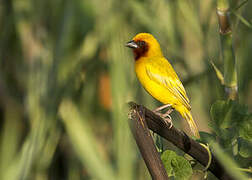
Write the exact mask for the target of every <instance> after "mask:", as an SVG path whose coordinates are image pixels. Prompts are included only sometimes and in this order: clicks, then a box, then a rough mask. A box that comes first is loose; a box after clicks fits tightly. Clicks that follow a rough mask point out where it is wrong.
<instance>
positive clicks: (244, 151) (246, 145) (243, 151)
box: [239, 138, 252, 158]
mask: <svg viewBox="0 0 252 180" xmlns="http://www.w3.org/2000/svg"><path fill="white" fill-rule="evenodd" d="M239 154H240V155H241V156H242V157H244V158H248V157H252V141H248V140H244V139H242V138H240V139H239Z"/></svg>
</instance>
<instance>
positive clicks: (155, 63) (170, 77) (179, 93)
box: [145, 58, 191, 110]
mask: <svg viewBox="0 0 252 180" xmlns="http://www.w3.org/2000/svg"><path fill="white" fill-rule="evenodd" d="M145 68H146V73H147V75H148V76H149V78H150V79H151V80H153V81H155V82H156V83H158V84H159V85H161V86H162V87H164V88H166V89H167V90H168V91H169V92H170V93H171V94H172V95H174V96H175V97H176V98H177V99H178V101H179V102H181V103H182V104H183V105H184V106H185V107H186V108H187V109H188V110H191V106H190V104H189V99H188V97H187V95H186V91H185V89H184V86H183V84H182V83H181V81H180V80H179V78H178V76H177V74H176V72H175V71H174V70H173V67H172V66H171V64H170V63H169V62H168V61H167V60H166V59H165V58H160V59H159V60H157V59H153V60H152V61H149V63H147V64H146V66H145Z"/></svg>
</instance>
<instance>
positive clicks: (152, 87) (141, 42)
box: [126, 33, 200, 138]
mask: <svg viewBox="0 0 252 180" xmlns="http://www.w3.org/2000/svg"><path fill="white" fill-rule="evenodd" d="M126 46H127V47H129V48H132V49H133V54H134V58H135V71H136V75H137V77H138V79H139V81H140V83H141V84H142V85H143V87H144V89H145V90H146V91H147V92H148V93H149V94H150V95H151V96H152V97H154V98H155V99H157V100H158V101H160V102H161V103H163V104H164V105H163V106H161V107H159V108H157V109H156V110H154V112H155V113H156V114H158V115H162V117H163V118H164V119H165V117H169V114H170V113H171V111H172V109H169V110H168V111H167V112H166V113H165V114H161V113H159V111H161V110H163V109H165V108H167V107H169V106H171V107H172V108H174V109H175V110H176V111H178V112H179V113H180V114H181V115H182V117H183V118H184V119H186V121H187V122H188V124H189V126H190V129H191V131H192V133H193V134H194V136H196V137H197V138H199V137H200V136H199V131H198V128H197V126H196V124H195V122H194V120H193V118H192V115H191V112H190V110H191V106H190V104H189V99H188V97H187V95H186V91H185V88H184V86H183V84H182V83H181V81H180V80H179V78H178V76H177V74H176V72H175V71H174V69H173V68H172V66H171V64H170V63H169V61H168V60H167V59H166V58H165V57H164V56H163V53H162V51H161V48H160V45H159V43H158V41H157V40H156V39H155V38H154V36H152V35H151V34H149V33H139V34H137V35H136V36H135V37H134V38H133V40H131V41H129V42H128V43H127V44H126ZM169 119H170V118H169ZM165 120H168V118H166V119H165Z"/></svg>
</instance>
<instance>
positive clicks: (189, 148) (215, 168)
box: [129, 102, 233, 180]
mask: <svg viewBox="0 0 252 180" xmlns="http://www.w3.org/2000/svg"><path fill="white" fill-rule="evenodd" d="M129 105H130V107H131V110H130V124H132V123H133V124H137V125H138V126H136V125H134V126H131V127H132V131H133V134H134V137H135V139H136V141H137V144H138V143H139V141H142V140H143V141H147V140H146V139H147V138H148V139H150V138H151V136H150V135H143V133H147V132H146V131H148V128H149V129H150V130H152V131H153V132H155V133H157V134H159V135H160V136H162V137H163V138H165V139H166V140H168V141H169V142H171V143H172V144H174V145H175V146H177V147H178V148H179V149H181V150H182V151H184V152H185V153H187V154H189V155H190V156H192V157H193V158H194V159H196V160H197V161H198V162H199V163H201V164H202V165H203V166H206V165H207V163H208V160H209V157H208V152H207V150H206V149H205V148H204V147H203V146H202V145H200V144H199V143H198V142H196V141H194V140H193V139H191V138H190V137H188V136H187V135H186V134H185V133H184V132H181V131H179V130H178V129H176V128H175V127H174V126H173V127H172V128H170V129H169V125H168V126H167V125H166V124H165V122H164V121H163V120H162V118H161V117H159V116H157V115H156V114H154V113H153V112H152V111H151V110H149V109H147V108H146V107H144V106H141V105H138V104H135V103H133V102H130V103H129ZM143 112H144V113H143ZM139 114H140V116H139ZM143 115H144V117H143ZM139 117H143V118H142V119H140V118H139ZM145 121H146V122H145ZM141 123H143V124H142V125H141ZM145 123H147V125H148V127H147V126H146V125H145ZM140 131H144V132H140ZM140 136H141V137H140ZM142 136H143V137H142ZM145 138H146V139H145ZM148 141H149V140H148ZM140 143H142V146H139V144H138V147H139V150H140V152H141V153H142V152H143V151H147V150H146V149H145V148H150V147H149V146H153V145H154V144H153V140H152V144H153V145H150V144H148V143H149V142H140ZM151 148H153V147H151ZM150 153H151V151H149V152H148V154H150ZM142 155H143V153H142ZM152 156H156V154H154V155H148V156H146V154H145V155H143V158H144V160H145V162H151V163H150V164H151V165H153V164H154V163H157V164H160V162H159V160H158V162H153V160H154V159H155V158H153V157H152ZM150 159H151V160H150ZM146 165H147V166H148V169H149V170H150V169H151V171H153V169H152V168H155V167H153V166H151V165H150V166H149V165H148V164H147V163H146ZM208 169H209V170H210V171H211V172H212V173H213V174H214V175H215V176H216V177H217V178H219V179H221V180H232V179H233V178H232V177H231V176H230V175H229V174H228V172H227V171H226V170H225V169H224V167H223V166H222V165H221V163H220V162H219V161H218V160H217V159H216V157H215V156H214V155H213V154H212V161H211V164H210V166H209V168H208ZM151 171H150V173H152V172H151ZM155 171H156V170H155Z"/></svg>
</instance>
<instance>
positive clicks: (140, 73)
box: [135, 58, 178, 109]
mask: <svg viewBox="0 0 252 180" xmlns="http://www.w3.org/2000/svg"><path fill="white" fill-rule="evenodd" d="M148 63H151V62H150V59H148V58H140V59H139V60H137V61H136V63H135V71H136V74H137V77H138V79H139V81H140V83H141V84H142V86H143V87H144V89H145V90H146V91H147V92H148V93H149V94H150V95H151V96H152V97H154V98H155V99H157V100H158V101H160V102H162V103H163V104H171V105H172V106H173V107H174V108H175V109H176V107H175V106H176V105H177V104H178V102H177V101H178V100H177V99H176V97H174V95H173V94H171V93H170V92H169V91H168V90H167V89H166V88H165V87H163V86H161V85H160V84H158V83H156V82H155V81H153V80H152V79H150V77H149V76H148V74H147V72H146V65H147V64H148ZM161 68H165V67H161Z"/></svg>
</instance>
